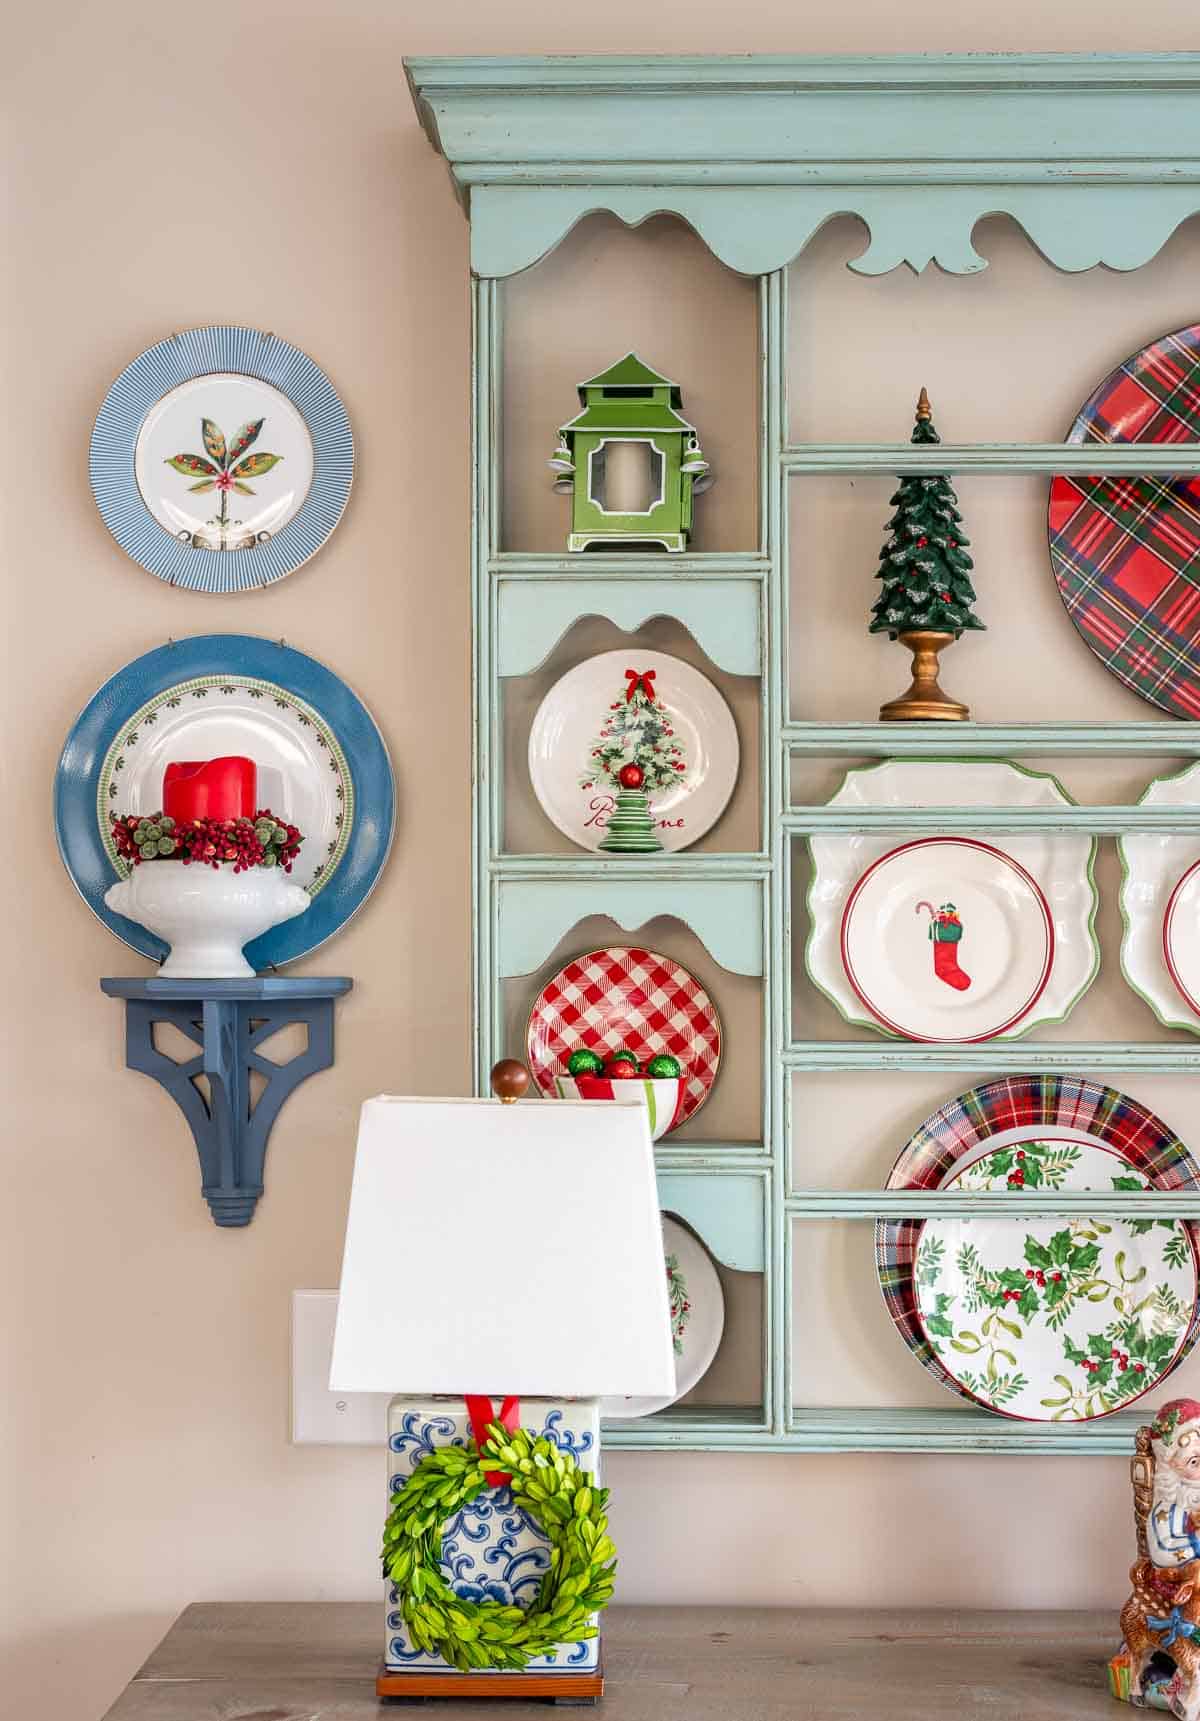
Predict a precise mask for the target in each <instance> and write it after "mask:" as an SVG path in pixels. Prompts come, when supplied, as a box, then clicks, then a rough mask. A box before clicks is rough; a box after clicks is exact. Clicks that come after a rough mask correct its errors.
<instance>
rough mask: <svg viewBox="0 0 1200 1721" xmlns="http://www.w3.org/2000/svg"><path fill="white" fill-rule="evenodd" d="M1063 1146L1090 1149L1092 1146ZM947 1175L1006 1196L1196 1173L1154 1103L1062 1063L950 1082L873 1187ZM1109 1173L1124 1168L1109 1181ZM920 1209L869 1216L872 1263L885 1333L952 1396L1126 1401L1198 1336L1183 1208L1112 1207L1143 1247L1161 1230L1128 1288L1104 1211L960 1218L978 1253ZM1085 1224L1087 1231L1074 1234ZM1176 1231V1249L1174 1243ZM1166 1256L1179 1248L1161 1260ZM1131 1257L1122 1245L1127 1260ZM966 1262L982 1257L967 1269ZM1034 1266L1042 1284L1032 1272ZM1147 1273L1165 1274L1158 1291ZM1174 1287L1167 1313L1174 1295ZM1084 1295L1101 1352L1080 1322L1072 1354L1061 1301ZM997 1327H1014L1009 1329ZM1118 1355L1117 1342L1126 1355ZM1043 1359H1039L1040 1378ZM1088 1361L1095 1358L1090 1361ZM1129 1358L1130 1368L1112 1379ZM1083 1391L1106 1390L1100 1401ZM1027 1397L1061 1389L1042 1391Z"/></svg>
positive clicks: (1033, 1407) (1185, 1179) (1005, 1404)
mask: <svg viewBox="0 0 1200 1721" xmlns="http://www.w3.org/2000/svg"><path fill="white" fill-rule="evenodd" d="M1076 1149H1088V1150H1091V1149H1096V1150H1101V1154H1102V1157H1100V1158H1097V1157H1096V1156H1095V1154H1094V1153H1092V1152H1086V1153H1085V1152H1078V1153H1077V1152H1076ZM1118 1162H1119V1163H1118ZM960 1178H962V1179H963V1185H962V1186H963V1187H966V1188H985V1187H986V1188H990V1189H1002V1190H1009V1191H1011V1192H1012V1194H1013V1196H1014V1200H1019V1199H1020V1195H1021V1192H1022V1190H1025V1189H1030V1190H1037V1189H1041V1190H1044V1189H1047V1188H1053V1189H1105V1190H1111V1189H1113V1188H1118V1189H1119V1188H1131V1189H1132V1188H1138V1189H1143V1188H1150V1189H1193V1188H1200V1166H1198V1165H1197V1164H1196V1161H1195V1160H1194V1159H1193V1158H1192V1155H1191V1154H1190V1153H1189V1152H1188V1150H1187V1148H1186V1147H1184V1145H1183V1143H1182V1142H1181V1141H1180V1140H1179V1138H1178V1137H1177V1136H1176V1135H1175V1134H1174V1133H1173V1132H1172V1131H1171V1130H1170V1129H1168V1127H1167V1125H1166V1124H1165V1123H1164V1122H1163V1121H1162V1119H1161V1118H1158V1117H1156V1116H1155V1115H1154V1113H1153V1112H1150V1111H1147V1109H1146V1108H1145V1107H1144V1106H1143V1105H1140V1104H1139V1103H1138V1101H1137V1100H1134V1099H1131V1098H1130V1096H1129V1095H1128V1094H1123V1093H1119V1092H1118V1091H1117V1090H1116V1089H1114V1088H1107V1087H1103V1086H1101V1085H1100V1084H1099V1083H1096V1082H1088V1081H1083V1080H1081V1079H1079V1078H1078V1077H1074V1076H1005V1077H1001V1078H999V1079H998V1080H996V1081H993V1082H988V1083H986V1084H985V1085H984V1086H982V1087H978V1088H972V1089H970V1091H969V1092H967V1093H965V1094H960V1095H959V1096H958V1097H957V1098H956V1099H953V1100H950V1101H949V1102H948V1103H947V1104H946V1105H944V1106H942V1107H941V1108H940V1110H938V1111H936V1112H934V1114H933V1116H932V1117H930V1118H927V1119H926V1121H925V1122H924V1123H923V1124H922V1125H921V1127H920V1129H918V1130H917V1131H916V1133H915V1134H914V1135H913V1136H912V1137H911V1138H910V1140H909V1141H908V1143H907V1144H906V1146H905V1147H904V1149H903V1151H902V1152H901V1154H900V1156H899V1158H898V1159H897V1160H896V1163H895V1165H894V1166H893V1167H892V1171H891V1174H890V1175H889V1177H888V1180H887V1183H886V1185H885V1187H886V1188H888V1189H927V1190H934V1189H948V1188H950V1187H951V1186H953V1185H956V1183H957V1180H958V1179H960ZM1114 1178H1117V1179H1127V1180H1128V1181H1125V1182H1122V1181H1118V1182H1116V1183H1114V1182H1113V1179H1114ZM980 1180H982V1181H980ZM931 1223H932V1216H931V1219H926V1220H921V1219H879V1220H877V1221H876V1225H875V1264H876V1270H877V1273H878V1276H879V1284H880V1288H881V1290H882V1291H883V1297H884V1302H885V1303H886V1305H887V1310H888V1313H889V1315H890V1316H891V1318H892V1321H893V1323H894V1324H895V1326H896V1330H897V1331H898V1332H899V1334H900V1336H901V1338H902V1339H903V1340H904V1342H905V1344H906V1345H907V1346H908V1348H909V1350H910V1351H911V1352H912V1353H913V1355H914V1356H915V1357H916V1358H917V1360H918V1361H919V1362H920V1363H921V1364H922V1366H923V1367H924V1368H926V1369H927V1370H928V1371H929V1373H930V1374H932V1375H933V1376H934V1378H935V1379H936V1380H938V1381H940V1382H941V1384H942V1385H943V1386H946V1387H948V1388H949V1389H950V1391H951V1392H954V1393H956V1394H957V1395H958V1396H959V1397H960V1398H966V1399H970V1400H971V1401H972V1402H976V1403H988V1404H989V1405H990V1406H991V1408H994V1409H998V1410H1004V1411H1007V1412H1008V1413H1009V1414H1013V1415H1019V1416H1022V1417H1027V1418H1031V1419H1034V1420H1047V1421H1062V1420H1091V1419H1092V1418H1094V1417H1095V1416H1097V1415H1107V1414H1108V1411H1109V1410H1110V1409H1119V1408H1120V1407H1121V1405H1123V1404H1127V1403H1129V1402H1131V1399H1132V1397H1134V1396H1136V1395H1137V1394H1138V1393H1139V1392H1140V1391H1141V1390H1142V1386H1141V1384H1140V1383H1141V1381H1142V1377H1143V1375H1145V1374H1149V1373H1152V1374H1153V1377H1154V1381H1155V1382H1156V1383H1157V1382H1159V1381H1161V1380H1162V1378H1163V1374H1164V1373H1165V1372H1166V1370H1167V1368H1168V1367H1171V1368H1173V1367H1174V1366H1175V1365H1176V1364H1177V1363H1179V1362H1181V1361H1182V1360H1183V1358H1184V1357H1185V1356H1186V1355H1187V1354H1188V1352H1189V1351H1190V1350H1191V1349H1192V1347H1193V1345H1194V1344H1195V1343H1196V1340H1197V1338H1200V1305H1197V1303H1196V1301H1195V1296H1194V1287H1193V1290H1192V1292H1191V1293H1190V1294H1191V1296H1192V1301H1191V1302H1188V1300H1187V1298H1188V1295H1189V1291H1188V1284H1189V1283H1191V1281H1190V1280H1186V1275H1188V1274H1191V1273H1193V1272H1194V1265H1193V1266H1189V1265H1188V1261H1189V1259H1190V1260H1191V1261H1193V1263H1194V1259H1195V1239H1196V1232H1197V1228H1196V1226H1195V1225H1194V1224H1192V1223H1190V1222H1180V1221H1178V1220H1161V1221H1159V1220H1153V1219H1145V1220H1142V1219H1139V1220H1131V1221H1125V1222H1122V1227H1121V1229H1122V1231H1123V1230H1124V1228H1126V1227H1127V1228H1129V1229H1130V1231H1131V1236H1132V1237H1133V1238H1134V1239H1138V1238H1150V1239H1151V1242H1150V1243H1149V1244H1147V1245H1146V1247H1147V1248H1151V1249H1152V1250H1153V1249H1159V1250H1160V1251H1161V1250H1163V1249H1165V1248H1166V1247H1167V1244H1168V1241H1170V1240H1171V1239H1174V1241H1173V1243H1172V1246H1171V1257H1172V1260H1171V1262H1170V1263H1168V1262H1167V1261H1164V1260H1162V1259H1161V1258H1160V1257H1156V1258H1155V1261H1154V1262H1149V1261H1147V1262H1146V1263H1144V1264H1146V1265H1147V1269H1148V1270H1147V1277H1146V1279H1145V1280H1138V1281H1137V1282H1136V1283H1135V1284H1134V1285H1132V1287H1131V1288H1130V1287H1128V1286H1126V1285H1125V1284H1124V1281H1123V1280H1122V1278H1121V1273H1120V1270H1119V1268H1118V1264H1117V1262H1116V1257H1115V1253H1114V1252H1113V1250H1112V1249H1111V1248H1110V1242H1111V1239H1112V1237H1114V1236H1115V1235H1116V1233H1117V1230H1118V1227H1116V1226H1114V1227H1113V1229H1112V1230H1111V1231H1109V1230H1107V1229H1106V1227H1107V1225H1108V1222H1107V1221H1105V1222H1104V1226H1092V1225H1091V1224H1089V1223H1088V1222H1087V1221H1079V1220H1075V1219H1064V1220H1032V1221H1030V1220H1022V1219H1020V1218H1019V1217H1014V1218H1013V1219H1011V1220H1008V1219H1005V1220H996V1221H992V1220H991V1219H989V1220H987V1221H986V1222H984V1221H980V1220H974V1221H972V1222H971V1224H972V1226H973V1227H974V1228H975V1229H977V1230H978V1231H979V1233H980V1236H981V1237H982V1236H983V1233H984V1232H985V1231H986V1232H987V1235H986V1237H984V1238H983V1241H984V1242H985V1243H986V1246H987V1247H986V1253H985V1252H983V1251H982V1250H981V1244H980V1239H979V1238H978V1237H976V1236H975V1234H974V1231H973V1230H971V1229H967V1230H965V1231H964V1230H962V1226H963V1225H965V1224H966V1222H965V1221H958V1220H949V1219H948V1220H945V1221H942V1220H940V1219H939V1220H937V1221H936V1224H935V1225H934V1228H933V1229H932V1230H930V1228H929V1227H930V1225H931ZM1088 1231H1095V1233H1096V1235H1095V1236H1094V1237H1090V1236H1085V1235H1084V1233H1085V1232H1088ZM1043 1232H1044V1233H1045V1235H1044V1236H1043ZM1027 1237H1032V1238H1033V1245H1034V1246H1033V1249H1032V1251H1027V1246H1026V1238H1027ZM1183 1237H1186V1240H1187V1253H1186V1256H1181V1254H1180V1240H1181V1238H1183ZM1155 1239H1157V1241H1154V1240H1155ZM1093 1244H1095V1245H1100V1244H1103V1249H1104V1250H1105V1251H1107V1253H1106V1255H1105V1262H1104V1263H1101V1258H1100V1251H1099V1250H1098V1252H1097V1254H1096V1255H1095V1256H1094V1257H1093V1256H1092V1255H1091V1254H1090V1250H1091V1248H1092V1246H1093ZM1125 1246H1126V1240H1125V1238H1124V1236H1123V1235H1122V1247H1125ZM1140 1247H1141V1245H1139V1248H1140ZM997 1248H999V1249H1000V1250H1001V1253H1003V1254H1004V1260H1003V1261H1002V1262H1001V1261H1000V1260H999V1256H997V1255H996V1252H995V1251H996V1249H997ZM972 1249H974V1251H975V1254H974V1255H972V1253H971V1251H972ZM1041 1250H1046V1251H1048V1252H1049V1253H1050V1255H1051V1256H1052V1257H1053V1256H1054V1255H1061V1254H1063V1252H1064V1250H1065V1251H1066V1260H1065V1262H1064V1261H1056V1260H1053V1259H1052V1260H1051V1263H1050V1265H1049V1267H1048V1268H1047V1266H1046V1265H1045V1263H1044V1261H1043V1259H1042V1255H1041V1253H1040V1252H1039V1251H1041ZM1079 1250H1083V1251H1085V1253H1084V1254H1079V1253H1077V1251H1079ZM1005 1251H1006V1253H1005ZM1177 1257H1178V1258H1179V1261H1180V1262H1181V1264H1175V1262H1176V1258H1177ZM1131 1258H1132V1257H1131V1256H1130V1255H1129V1254H1128V1252H1127V1253H1126V1256H1125V1261H1126V1270H1127V1271H1128V1270H1129V1269H1128V1263H1129V1260H1130V1259H1131ZM978 1262H982V1263H983V1266H982V1267H979V1269H978V1271H977V1263H978ZM1139 1264H1142V1263H1140V1262H1139ZM1102 1265H1103V1267H1104V1271H1105V1272H1107V1271H1108V1268H1109V1267H1111V1268H1112V1271H1113V1273H1115V1274H1116V1278H1115V1279H1114V1278H1113V1277H1112V1275H1111V1274H1110V1275H1109V1277H1108V1278H1106V1279H1105V1278H1104V1277H1103V1273H1102V1271H1101V1267H1102ZM1151 1266H1153V1267H1154V1269H1155V1271H1154V1272H1153V1273H1152V1272H1151V1271H1150V1270H1149V1269H1150V1267H1151ZM1168 1266H1169V1267H1170V1271H1169V1273H1168V1272H1167V1268H1168ZM1039 1272H1041V1273H1042V1274H1043V1276H1044V1277H1045V1278H1046V1280H1047V1283H1046V1285H1042V1284H1040V1283H1039V1282H1038V1274H1039ZM1056 1272H1062V1273H1063V1275H1064V1277H1063V1279H1062V1280H1055V1279H1054V1274H1055V1273H1056ZM1180 1273H1183V1274H1184V1275H1185V1280H1180V1279H1179V1274H1180ZM1027 1275H1030V1276H1027ZM1018 1281H1019V1282H1018ZM1102 1281H1103V1282H1102ZM1185 1281H1186V1282H1185ZM1064 1284H1065V1287H1066V1288H1065V1290H1064V1289H1061V1287H1062V1286H1063V1285H1064ZM1181 1285H1182V1289H1181ZM1026 1287H1031V1289H1026ZM1160 1287H1164V1288H1165V1289H1164V1290H1163V1294H1162V1295H1161V1296H1159V1294H1158V1293H1159V1289H1160ZM1006 1292H1007V1293H1015V1295H1013V1294H1009V1295H1006V1294H1005V1293H1006ZM1180 1298H1182V1301H1183V1304H1184V1315H1183V1317H1182V1324H1180V1321H1181V1317H1180V1316H1179V1313H1178V1309H1177V1307H1176V1301H1177V1300H1178V1299H1180ZM1021 1299H1023V1304H1022V1307H1021V1308H1018V1301H1019V1300H1021ZM1035 1301H1036V1305H1037V1306H1036V1308H1035V1307H1034V1303H1035ZM1118 1304H1120V1307H1118V1306H1117V1305H1118ZM1064 1305H1065V1306H1064ZM1085 1306H1086V1307H1087V1309H1089V1310H1090V1313H1091V1317H1093V1318H1092V1319H1091V1324H1089V1325H1088V1326H1087V1328H1086V1333H1087V1335H1093V1334H1108V1335H1109V1337H1108V1352H1109V1354H1108V1356H1107V1359H1104V1358H1101V1357H1099V1356H1098V1355H1093V1354H1092V1349H1093V1348H1094V1347H1092V1346H1091V1343H1090V1337H1089V1339H1088V1343H1087V1344H1086V1345H1083V1344H1080V1343H1078V1342H1076V1340H1075V1339H1074V1338H1072V1344H1073V1345H1074V1348H1075V1349H1076V1350H1077V1351H1080V1352H1082V1354H1081V1355H1080V1356H1078V1357H1077V1358H1076V1359H1072V1358H1071V1356H1070V1355H1069V1354H1068V1353H1067V1352H1066V1351H1065V1350H1064V1349H1063V1346H1062V1342H1061V1338H1062V1331H1063V1330H1064V1328H1065V1326H1066V1325H1067V1323H1068V1317H1069V1319H1070V1323H1071V1331H1072V1332H1074V1321H1075V1313H1076V1310H1077V1309H1083V1308H1084V1307H1085ZM1131 1320H1135V1321H1136V1323H1137V1326H1138V1332H1137V1333H1135V1334H1131V1333H1130V1332H1128V1331H1127V1330H1126V1329H1127V1328H1128V1325H1129V1322H1130V1321H1131ZM1005 1322H1007V1323H1008V1326H1007V1327H1006V1326H1005V1324H1004V1323H1005ZM1012 1327H1016V1328H1018V1329H1019V1331H1018V1332H1017V1333H1013V1332H1012V1331H1011V1330H1010V1329H1011V1328H1012ZM985 1328H986V1331H985V1330H984V1329H985ZM964 1335H965V1336H964ZM1164 1338H1170V1339H1171V1341H1172V1342H1171V1344H1170V1345H1169V1346H1166V1345H1164V1344H1163V1343H1162V1342H1161V1341H1162V1340H1163V1339H1164ZM1009 1340H1012V1341H1014V1342H1015V1343H1016V1345H1017V1347H1018V1349H1017V1350H1014V1345H1013V1343H1008V1342H1006V1341H1009ZM1127 1341H1130V1342H1127ZM1139 1345H1140V1346H1141V1349H1140V1350H1139V1348H1138V1346H1139ZM1056 1347H1057V1348H1056ZM1114 1350H1115V1351H1116V1356H1115V1357H1114V1356H1113V1355H1112V1354H1111V1353H1112V1352H1113V1351H1114ZM1001 1351H1007V1352H1008V1353H1010V1355H1009V1356H1002V1355H1000V1352H1001ZM1018 1353H1019V1354H1018ZM1035 1353H1036V1360H1033V1359H1034V1357H1035ZM1010 1357H1016V1361H1012V1360H1010ZM1122 1357H1128V1358H1129V1363H1128V1369H1125V1368H1124V1367H1123V1365H1122V1360H1121V1359H1122ZM1106 1360H1107V1363H1108V1364H1113V1365H1115V1366H1113V1367H1106V1366H1104V1365H1105V1361H1106ZM1085 1361H1086V1362H1087V1363H1088V1365H1089V1366H1088V1367H1086V1368H1085V1367H1084V1362H1085ZM1139 1362H1140V1363H1141V1364H1142V1368H1141V1369H1140V1370H1139V1369H1138V1368H1137V1366H1136V1365H1137V1363H1139ZM1048 1363H1053V1364H1054V1366H1053V1368H1051V1369H1049V1377H1050V1384H1049V1385H1048V1386H1047V1384H1046V1381H1047V1364H1048ZM1093 1363H1096V1364H1097V1365H1098V1366H1097V1367H1095V1368H1092V1367H1091V1366H1090V1365H1091V1364H1093ZM1130 1371H1131V1375H1132V1378H1126V1379H1122V1376H1123V1375H1124V1374H1126V1373H1128V1372H1130ZM1059 1374H1061V1375H1063V1376H1064V1377H1065V1379H1066V1380H1067V1381H1068V1383H1069V1387H1070V1390H1069V1391H1067V1392H1066V1394H1065V1397H1064V1388H1063V1387H1062V1386H1061V1385H1060V1384H1058V1383H1057V1381H1056V1380H1055V1379H1054V1377H1055V1376H1057V1375H1059ZM1018 1377H1020V1378H1018ZM1031 1381H1032V1382H1033V1383H1034V1386H1035V1387H1036V1390H1035V1391H1033V1392H1032V1394H1031V1392H1030V1382H1031ZM1043 1389H1044V1390H1043ZM1097 1394H1100V1395H1101V1396H1103V1397H1105V1398H1107V1399H1109V1400H1111V1402H1109V1403H1108V1405H1107V1407H1105V1406H1103V1405H1101V1404H1100V1402H1099V1399H1098V1398H1097V1397H1096V1395H1097ZM1043 1397H1045V1398H1055V1399H1058V1400H1060V1401H1061V1402H1057V1403H1054V1404H1046V1405H1043V1404H1042V1403H1041V1399H1042V1398H1043ZM1031 1401H1032V1402H1031Z"/></svg>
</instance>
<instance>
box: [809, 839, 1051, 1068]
mask: <svg viewBox="0 0 1200 1721" xmlns="http://www.w3.org/2000/svg"><path fill="white" fill-rule="evenodd" d="M841 956H842V966H843V968H844V969H845V973H846V978H847V980H848V981H849V982H850V985H851V986H852V987H853V988H854V991H855V993H856V994H857V996H858V998H859V999H860V1000H861V1002H862V1003H863V1004H864V1005H865V1006H866V1008H867V1009H868V1010H869V1011H870V1012H871V1014H872V1015H873V1016H874V1017H875V1019H876V1021H877V1022H879V1023H881V1024H882V1025H883V1027H885V1028H887V1029H889V1030H890V1032H892V1033H894V1034H901V1035H903V1036H904V1037H905V1038H906V1039H910V1040H930V1041H933V1040H936V1041H945V1040H957V1041H972V1040H990V1039H992V1038H993V1037H994V1036H995V1035H997V1034H1004V1033H1007V1032H1008V1031H1009V1030H1010V1029H1012V1028H1014V1027H1015V1026H1016V1025H1017V1023H1018V1022H1020V1021H1021V1020H1022V1019H1023V1018H1024V1017H1025V1016H1027V1015H1028V1014H1029V1012H1030V1011H1031V1010H1032V1009H1033V1007H1034V1005H1035V1004H1036V1003H1037V1001H1038V999H1039V998H1040V997H1041V995H1042V993H1043V992H1044V991H1045V989H1046V983H1047V981H1048V980H1049V978H1050V971H1051V969H1052V967H1053V965H1054V920H1053V916H1052V915H1051V913H1050V905H1049V903H1048V902H1047V901H1046V898H1045V895H1044V893H1043V891H1042V888H1041V886H1040V885H1039V884H1038V882H1037V880H1036V879H1035V878H1034V877H1033V875H1032V874H1031V873H1030V872H1029V871H1028V870H1027V869H1026V868H1025V867H1023V866H1022V865H1021V863H1020V862H1019V861H1017V860H1014V859H1013V857H1012V856H1011V855H1008V854H1005V853H1004V851H1003V850H1002V849H998V848H996V847H994V846H993V845H992V844H991V843H985V842H979V841H977V840H976V839H974V838H972V837H921V838H918V839H916V840H914V841H912V842H907V843H902V844H900V846H899V847H897V848H894V849H891V850H890V851H889V852H888V853H887V854H885V855H882V856H881V857H880V858H879V859H878V860H877V861H875V862H873V864H872V865H871V866H869V867H868V868H867V869H866V871H865V872H864V873H863V874H862V876H861V878H859V880H858V882H857V883H856V884H855V886H854V889H853V890H852V891H851V892H850V895H849V897H848V898H847V900H846V906H845V908H844V910H843V911H842V925H841Z"/></svg>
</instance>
